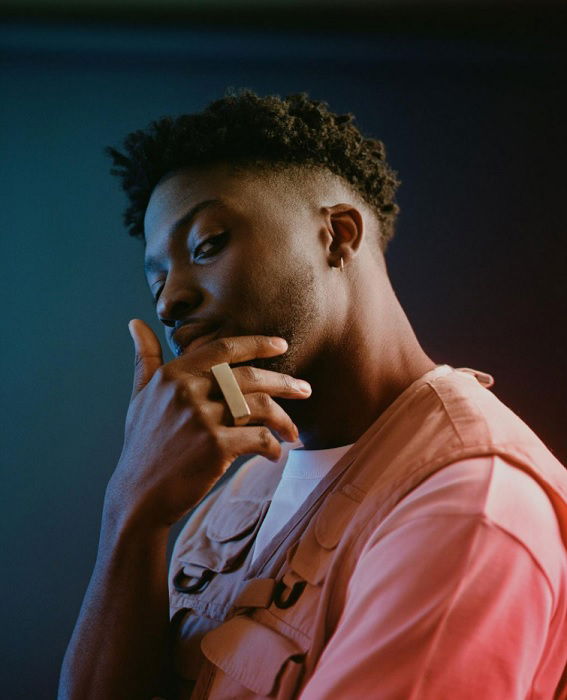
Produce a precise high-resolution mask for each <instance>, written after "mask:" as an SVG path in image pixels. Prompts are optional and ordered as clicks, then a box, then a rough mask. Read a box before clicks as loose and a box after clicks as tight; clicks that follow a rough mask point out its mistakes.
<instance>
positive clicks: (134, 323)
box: [128, 318, 163, 396]
mask: <svg viewBox="0 0 567 700" xmlns="http://www.w3.org/2000/svg"><path fill="white" fill-rule="evenodd" d="M128 330H129V331H130V335H131V336H132V340H133V341H134V350H135V364H134V385H133V388H132V396H135V395H136V394H137V393H138V392H140V391H141V390H142V389H143V388H144V387H145V386H146V384H147V383H148V382H149V381H150V379H151V378H152V377H153V376H154V374H155V372H156V370H158V369H159V368H160V367H161V366H162V365H163V355H162V350H161V345H160V342H159V339H158V337H157V335H156V334H155V333H154V332H153V330H152V329H151V328H150V327H149V326H148V324H147V323H144V321H141V320H140V319H139V318H133V319H132V320H131V321H130V322H129V323H128Z"/></svg>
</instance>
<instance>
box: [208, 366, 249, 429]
mask: <svg viewBox="0 0 567 700" xmlns="http://www.w3.org/2000/svg"><path fill="white" fill-rule="evenodd" d="M211 372H212V373H213V375H214V377H215V379H216V380H217V384H218V385H219V387H220V390H221V391H222V393H223V396H224V398H225V400H226V402H227V404H228V408H229V409H230V412H231V413H232V417H233V419H234V425H246V424H247V423H248V421H249V420H250V416H251V415H252V412H251V411H250V407H249V406H248V404H247V403H246V399H245V398H244V394H243V393H242V391H241V389H240V387H239V385H238V382H237V381H236V377H235V376H234V373H233V371H232V369H231V368H230V365H229V364H228V362H221V363H220V365H214V367H211Z"/></svg>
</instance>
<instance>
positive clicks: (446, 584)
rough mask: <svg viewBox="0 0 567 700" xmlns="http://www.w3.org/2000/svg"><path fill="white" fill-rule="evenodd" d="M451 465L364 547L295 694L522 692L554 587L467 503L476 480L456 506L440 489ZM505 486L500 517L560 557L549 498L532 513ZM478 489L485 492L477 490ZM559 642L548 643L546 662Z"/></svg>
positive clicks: (394, 699)
mask: <svg viewBox="0 0 567 700" xmlns="http://www.w3.org/2000/svg"><path fill="white" fill-rule="evenodd" d="M462 464H464V462H463V463H462ZM455 468H456V467H455ZM452 469H454V467H450V469H449V470H448V472H447V473H449V472H450V471H451V470H452ZM454 474H455V477H457V478H456V481H455V482H454V483H453V484H449V485H448V486H447V488H446V489H444V490H443V489H441V490H439V491H438V492H437V493H436V492H435V491H432V492H430V493H427V494H425V495H424V496H423V498H421V499H417V500H416V502H414V504H413V508H414V511H413V512H414V514H415V515H416V517H414V518H412V517H411V513H412V506H411V505H409V506H407V507H406V508H405V510H406V512H405V514H404V515H401V516H400V517H398V516H394V517H393V518H392V519H391V521H390V524H389V526H387V527H386V528H385V532H384V534H383V536H379V537H377V538H376V540H375V541H374V542H371V543H370V546H367V547H366V548H365V551H364V552H363V553H362V556H361V558H360V560H359V561H358V563H357V566H356V568H355V570H354V573H353V576H352V578H351V581H350V584H349V589H348V597H347V602H346V606H345V609H344V611H343V614H342V616H341V619H340V621H339V624H338V626H337V629H336V631H335V633H334V635H333V636H332V637H331V639H330V641H329V643H328V645H327V647H326V648H325V650H324V651H323V654H322V655H321V658H320V659H319V663H318V665H317V667H316V668H315V671H314V674H313V676H312V677H311V678H310V680H309V682H308V683H307V685H306V686H305V688H304V690H303V693H302V694H301V695H300V698H301V700H331V699H334V698H352V699H353V700H356V699H358V698H369V697H372V698H376V699H377V700H378V699H380V700H399V698H405V699H406V700H410V699H411V700H417V699H418V698H419V700H449V698H459V700H468V699H470V700H475V699H476V698H479V697H483V698H487V699H490V700H493V699H494V700H501V699H502V698H524V697H528V695H530V688H531V686H532V683H533V680H534V676H535V675H536V672H537V670H538V668H539V666H540V663H541V661H542V658H543V657H544V655H545V653H546V650H547V645H548V643H549V642H548V640H549V636H550V627H551V625H552V619H553V614H554V611H555V606H556V605H557V604H558V601H557V597H558V596H554V591H553V590H552V587H551V585H550V579H549V577H548V576H547V575H546V572H545V571H544V570H543V569H542V568H541V566H540V565H539V564H538V561H537V560H536V559H535V558H534V556H533V553H532V552H530V551H529V550H528V548H527V547H526V546H525V545H524V544H523V543H522V542H521V541H520V540H519V539H517V538H516V537H515V536H513V535H512V534H511V533H510V532H508V531H507V530H506V529H505V528H504V527H502V526H500V525H498V524H495V523H494V522H493V521H492V520H491V519H490V517H489V516H487V515H486V514H485V513H483V512H480V513H478V512H474V511H475V508H470V507H469V508H468V509H467V497H468V499H469V506H470V505H471V500H472V492H471V489H474V488H476V487H475V484H474V483H473V482H472V481H471V482H470V484H469V485H468V487H467V488H465V497H464V498H462V499H461V503H460V505H459V502H458V498H457V499H455V498H454V493H452V492H456V490H458V489H459V488H460V487H459V485H458V481H459V477H458V476H457V472H454ZM464 474H465V472H464V471H463V472H460V478H461V479H462V478H463V475H464ZM525 478H529V477H525ZM536 488H539V487H538V486H536ZM510 490H511V492H512V493H511V494H510V501H511V502H512V501H514V499H515V498H516V497H517V498H518V500H517V501H516V503H515V508H516V513H515V514H514V513H513V512H512V511H511V510H510V511H509V512H511V513H512V517H515V518H516V519H521V518H524V519H525V520H526V523H527V525H526V526H527V527H531V528H532V531H533V530H534V529H535V531H536V532H538V538H539V539H540V540H541V542H542V547H543V548H544V549H546V550H547V551H548V554H549V552H550V551H551V553H552V554H553V553H556V554H557V556H558V557H561V552H562V551H564V550H563V549H562V545H561V539H560V535H559V532H558V529H557V527H555V529H554V527H553V521H552V518H553V514H552V507H551V504H549V503H548V504H547V507H548V508H549V510H550V511H551V513H545V512H543V513H540V512H538V510H537V508H539V506H537V505H536V507H535V509H534V507H533V502H532V503H531V504H530V502H529V501H526V499H525V498H523V497H522V494H519V493H516V492H515V490H514V488H512V487H511V489H510ZM422 493H425V492H423V491H422ZM467 494H468V495H467ZM478 495H479V497H480V498H487V499H488V498H494V497H495V496H494V492H489V491H487V492H486V494H485V495H484V496H483V495H482V493H480V492H479V493H478ZM539 496H542V494H538V493H536V492H534V493H533V499H532V501H534V500H535V501H536V504H537V499H538V498H539ZM543 498H545V496H544V495H543ZM510 505H512V503H510ZM542 505H543V507H544V508H545V504H542ZM507 507H508V506H507ZM540 515H541V517H540ZM548 515H549V518H548V517H547V516H548ZM550 523H551V526H550ZM377 532H378V531H377ZM560 651H561V650H560V649H556V650H555V656H556V657H557V659H556V660H558V661H560V659H559V655H560ZM552 665H553V664H551V665H550V666H549V668H550V674H551V675H553V678H551V675H549V677H546V678H540V679H539V680H540V682H541V683H543V684H544V685H545V689H546V690H547V689H548V685H549V688H550V692H549V695H546V693H545V690H544V691H543V695H542V697H544V696H545V697H550V698H551V697H553V688H554V685H555V683H556V682H557V681H558V680H559V676H557V678H556V677H555V676H556V675H557V674H559V675H560V672H561V671H560V666H558V665H557V664H555V666H554V669H551V666H552ZM546 684H548V685H546ZM539 689H540V690H542V687H539Z"/></svg>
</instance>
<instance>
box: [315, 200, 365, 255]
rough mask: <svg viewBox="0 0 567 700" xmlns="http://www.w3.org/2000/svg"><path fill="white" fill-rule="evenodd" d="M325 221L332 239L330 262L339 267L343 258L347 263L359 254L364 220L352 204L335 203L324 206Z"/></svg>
mask: <svg viewBox="0 0 567 700" xmlns="http://www.w3.org/2000/svg"><path fill="white" fill-rule="evenodd" d="M322 213H323V216H324V217H325V223H326V226H327V230H328V233H329V234H330V236H331V238H332V241H331V244H330V246H329V264H330V265H331V266H332V267H335V266H336V267H338V266H339V263H340V259H341V258H342V259H343V261H344V264H345V265H347V264H348V263H349V261H350V260H352V258H353V257H354V256H355V255H356V254H357V252H358V249H359V248H360V244H361V243H362V237H363V235H364V220H363V218H362V215H361V213H360V211H359V210H358V209H357V208H356V207H355V206H354V205H352V204H346V203H342V204H334V205H333V206H331V207H322Z"/></svg>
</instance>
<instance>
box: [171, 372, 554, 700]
mask: <svg viewBox="0 0 567 700" xmlns="http://www.w3.org/2000/svg"><path fill="white" fill-rule="evenodd" d="M491 384H492V378H491V377H490V376H489V375H486V374H484V373H482V372H477V371H475V370H468V369H460V370H453V369H452V368H450V371H448V373H446V374H445V375H444V376H437V377H435V378H433V379H428V378H427V375H425V376H424V377H422V378H420V379H418V380H416V381H415V382H414V383H413V384H412V385H411V386H410V387H408V388H407V389H406V390H405V391H404V392H403V393H402V394H401V395H400V396H399V397H398V398H397V399H396V401H394V403H392V404H391V405H390V406H389V407H388V409H387V410H386V411H385V412H384V413H382V414H381V415H380V416H379V417H378V419H377V420H376V421H375V422H374V423H373V424H372V425H371V426H370V427H369V428H368V429H367V430H366V432H365V433H364V434H363V435H362V436H361V437H360V438H359V439H358V440H357V441H356V443H355V444H354V445H353V447H352V448H351V449H350V450H349V451H348V452H346V453H345V454H344V455H343V457H342V458H341V459H340V460H339V461H338V462H337V464H336V465H335V466H334V467H333V469H332V470H331V472H330V473H329V474H328V475H327V477H325V478H324V479H323V481H322V482H321V483H320V484H319V486H318V487H317V488H316V489H315V490H314V491H313V493H311V495H310V496H309V497H308V499H307V501H306V502H305V503H304V504H303V506H302V507H301V508H300V509H299V511H298V512H297V513H296V514H295V516H294V517H293V518H292V519H291V520H290V522H289V523H288V524H287V526H286V528H284V530H283V531H281V532H280V533H278V535H276V536H275V537H274V538H273V540H272V542H271V545H270V546H269V547H268V548H267V549H266V551H264V552H262V553H261V554H260V555H259V557H258V558H257V560H256V561H255V563H254V565H252V564H251V556H250V550H251V547H252V544H253V541H254V537H255V535H256V532H257V531H258V528H259V526H260V524H261V522H262V519H263V517H264V515H265V514H266V511H267V509H268V507H269V503H270V498H271V495H272V493H273V492H274V490H275V488H276V486H277V483H278V480H279V473H278V471H277V470H273V469H265V470H262V469H246V465H244V467H243V468H241V469H240V471H238V472H237V473H236V474H235V475H234V477H233V478H232V479H231V480H230V481H229V482H227V483H226V484H225V485H224V486H223V487H221V488H220V489H218V490H216V491H214V492H213V493H211V494H210V495H209V496H208V497H207V498H206V499H205V500H204V501H203V502H202V503H201V504H200V505H199V506H198V508H197V509H196V510H195V512H194V514H193V515H192V517H191V518H190V519H189V521H188V522H187V524H186V525H185V527H184V529H183V530H182V532H181V534H180V535H179V537H178V539H177V541H176V544H175V548H174V552H173V556H172V560H171V566H170V581H169V585H170V609H171V618H172V627H171V632H172V644H173V663H174V667H175V672H176V675H177V679H178V688H177V691H176V696H175V697H178V698H180V699H181V698H183V699H185V698H191V699H192V700H196V699H200V698H211V699H214V700H220V699H221V698H258V697H275V698H280V699H282V700H283V699H284V698H293V697H298V696H299V695H300V694H301V691H302V689H303V688H304V687H305V686H306V684H307V683H308V681H309V679H310V677H311V676H312V674H313V671H314V669H315V667H316V665H317V662H318V661H319V659H320V657H321V654H322V652H323V650H324V649H325V647H326V645H327V643H328V642H329V639H330V638H331V636H332V635H333V632H334V630H335V629H336V628H337V625H338V623H339V620H340V618H341V614H342V612H343V611H344V609H345V601H346V599H347V593H348V586H349V580H350V578H351V574H352V572H353V569H354V568H355V566H356V563H357V561H358V559H359V557H360V555H361V552H363V550H364V547H365V544H366V543H367V542H368V541H369V539H370V538H371V537H372V534H373V533H374V532H375V530H376V528H377V527H378V526H379V525H380V523H381V522H382V521H383V520H384V519H385V518H386V516H387V515H388V514H389V513H390V512H391V511H392V509H393V508H394V507H395V506H396V505H397V504H398V503H399V502H400V501H401V500H402V499H403V498H404V497H405V496H406V495H408V494H409V493H410V492H411V491H412V489H414V488H415V487H417V486H418V485H420V484H421V483H422V482H424V481H425V480H426V479H427V478H428V477H430V476H432V475H433V474H434V473H435V472H437V471H438V470H440V469H444V468H449V467H450V466H451V465H452V464H454V463H456V462H458V461H460V460H463V459H466V458H468V457H477V456H483V455H500V456H502V457H504V458H506V460H507V461H508V462H509V463H511V464H513V465H514V466H516V467H517V468H518V469H521V470H522V471H524V472H525V473H527V474H528V475H530V476H531V477H532V478H533V479H535V480H536V481H537V482H538V484H540V486H541V487H542V488H543V489H544V490H545V493H546V494H547V496H548V498H549V499H550V501H551V503H552V505H553V509H554V511H555V514H556V516H557V522H558V524H559V528H560V531H561V536H562V539H563V543H564V545H565V546H566V547H567V471H566V470H565V468H564V467H563V465H561V464H560V463H559V462H558V461H557V460H556V459H555V457H554V456H553V455H552V453H551V452H550V451H549V450H548V449H547V448H546V446H545V445H544V444H543V443H542V442H541V440H540V439H539V438H538V437H537V436H536V435H535V434H534V433H533V432H532V431H531V430H530V428H529V427H528V426H526V425H525V423H523V422H522V421H521V419H520V418H519V417H518V416H517V415H515V414H514V413H513V412H512V411H511V410H510V409H508V408H507V407H506V406H505V405H504V404H502V403H501V402H500V401H499V400H498V399H497V398H496V397H495V396H494V394H493V393H492V392H491V391H489V390H488V389H487V388H486V387H487V386H490V385H491ZM527 602H529V601H527ZM566 606H567V603H566V599H565V597H564V598H562V599H561V600H560V601H559V602H558V603H557V609H556V610H555V616H554V619H556V620H558V621H559V626H560V628H562V629H563V630H564V633H565V637H567V607H566ZM559 643H560V642H558V644H559ZM553 663H554V664H555V666H554V667H553V668H552V670H551V672H552V673H554V674H555V675H556V677H557V684H558V685H557V690H556V693H555V695H554V698H556V699H557V700H559V699H566V698H567V672H564V673H563V670H564V669H565V666H566V664H567V648H566V647H565V646H563V651H562V652H561V651H560V652H558V656H557V659H554V660H553ZM562 673H563V677H562V680H561V675H562ZM311 697H315V696H314V695H312V696H311ZM342 697H345V696H344V695H343V696H342ZM352 697H354V696H352ZM375 697H380V694H379V689H377V693H376V695H375ZM416 697H417V696H416ZM486 697H491V696H490V695H489V694H487V695H486ZM502 700H504V698H502ZM550 700H551V699H550Z"/></svg>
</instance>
